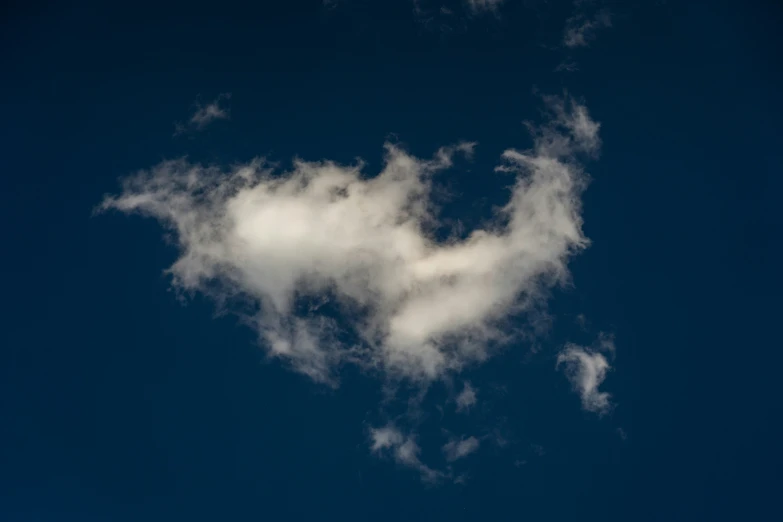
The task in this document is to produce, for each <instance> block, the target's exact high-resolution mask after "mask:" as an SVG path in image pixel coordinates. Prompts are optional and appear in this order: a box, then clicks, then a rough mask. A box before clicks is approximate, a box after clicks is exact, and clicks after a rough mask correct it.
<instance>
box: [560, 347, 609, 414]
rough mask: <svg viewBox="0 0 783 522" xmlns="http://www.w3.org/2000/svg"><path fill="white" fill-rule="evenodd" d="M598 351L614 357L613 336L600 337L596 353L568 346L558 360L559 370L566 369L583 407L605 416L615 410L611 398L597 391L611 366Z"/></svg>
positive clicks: (593, 350)
mask: <svg viewBox="0 0 783 522" xmlns="http://www.w3.org/2000/svg"><path fill="white" fill-rule="evenodd" d="M599 350H602V351H608V352H611V353H614V342H613V340H612V338H611V337H610V336H607V335H605V334H602V335H601V336H600V337H599V340H598V349H597V350H596V349H590V348H585V347H582V346H577V345H575V344H567V345H566V347H565V348H564V349H563V351H562V352H560V354H559V355H558V356H557V367H558V368H559V367H560V365H564V367H565V374H566V377H567V378H568V380H569V381H570V382H571V386H572V387H573V389H574V391H575V392H577V393H578V394H579V396H580V398H581V399H582V407H583V408H584V409H585V410H587V411H591V412H595V413H599V414H604V413H607V412H609V411H610V410H611V408H612V403H611V400H610V399H611V395H610V394H609V393H607V392H600V391H598V387H599V386H600V385H601V383H602V382H603V381H604V379H605V378H606V373H607V372H608V371H609V370H610V369H611V366H610V365H609V361H607V360H606V357H604V355H603V354H602V353H600V352H599Z"/></svg>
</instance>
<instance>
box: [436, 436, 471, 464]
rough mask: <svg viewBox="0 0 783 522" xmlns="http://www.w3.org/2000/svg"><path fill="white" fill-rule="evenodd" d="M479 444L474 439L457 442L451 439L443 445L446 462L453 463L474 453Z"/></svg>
mask: <svg viewBox="0 0 783 522" xmlns="http://www.w3.org/2000/svg"><path fill="white" fill-rule="evenodd" d="M479 444H480V443H479V440H478V439H477V438H476V437H468V438H466V439H464V438H462V439H459V440H457V439H452V440H450V441H449V442H447V443H446V444H444V445H443V453H444V454H445V455H446V460H448V461H449V462H453V461H455V460H458V459H461V458H463V457H466V456H468V455H470V454H471V453H473V452H474V451H476V450H477V449H478V447H479Z"/></svg>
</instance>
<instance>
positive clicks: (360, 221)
mask: <svg viewBox="0 0 783 522" xmlns="http://www.w3.org/2000/svg"><path fill="white" fill-rule="evenodd" d="M544 99H545V102H546V104H547V106H548V108H549V109H550V114H551V120H550V121H548V122H547V123H546V124H544V125H541V126H538V127H535V126H532V125H531V126H530V129H531V131H532V133H533V147H532V149H530V150H526V151H519V150H514V149H509V150H506V151H505V152H504V153H503V155H502V158H503V162H502V164H501V165H500V166H499V167H497V170H499V171H504V172H510V173H513V174H514V175H515V176H516V182H515V184H514V186H513V189H512V190H511V197H510V199H509V201H508V203H507V204H506V205H505V206H504V207H503V208H502V209H501V210H500V211H499V213H498V214H497V215H496V216H495V220H494V222H493V223H492V224H491V225H490V226H487V227H486V228H484V229H477V230H474V231H473V232H472V233H471V234H470V235H469V236H468V237H467V238H466V239H464V240H460V241H456V240H455V241H448V242H438V241H436V240H435V239H433V235H432V230H433V228H434V227H435V226H436V225H437V224H438V221H437V214H436V212H435V209H434V205H433V204H432V203H431V201H430V200H429V195H430V191H431V188H432V186H433V183H434V180H433V178H434V176H435V175H436V174H437V173H438V172H440V171H442V170H444V169H447V168H449V167H451V166H452V164H453V161H454V158H455V156H456V155H458V154H466V155H469V154H470V153H472V151H473V144H471V143H462V144H459V145H457V146H452V147H444V148H442V149H440V150H439V151H437V153H436V154H435V155H434V157H433V158H432V159H419V158H416V157H413V156H411V155H410V154H408V153H407V152H405V151H404V150H402V149H401V148H399V147H397V146H395V145H392V144H388V143H387V144H386V146H385V149H386V157H385V166H384V167H383V169H382V171H381V172H380V173H379V174H378V175H376V176H374V177H368V176H366V175H365V174H364V173H363V172H362V170H363V169H362V167H363V165H362V164H361V163H359V164H357V165H348V166H345V165H338V164H335V163H333V162H330V161H319V162H307V161H302V160H296V161H295V162H294V165H293V168H292V169H291V170H290V171H288V172H282V173H281V172H275V170H274V168H273V167H272V166H271V165H270V164H269V163H267V162H266V161H265V160H263V159H256V160H253V161H251V162H249V163H247V164H242V165H238V166H233V167H230V168H225V169H224V168H220V167H217V166H203V165H198V164H192V163H189V162H188V161H186V160H184V159H180V160H173V161H164V162H162V163H160V164H158V165H156V166H155V167H153V168H152V169H150V170H148V171H142V172H140V173H138V174H136V175H134V176H131V177H129V178H127V179H125V180H124V181H123V186H122V192H121V194H120V195H118V196H111V197H107V198H106V199H105V200H104V202H103V203H102V205H101V206H100V209H99V210H108V209H116V210H119V211H122V212H126V213H139V214H142V215H146V216H151V217H154V218H156V219H157V220H159V221H160V222H161V224H163V225H164V226H165V227H166V228H167V229H169V230H171V231H173V232H174V237H175V238H176V241H177V243H178V246H179V249H180V257H179V259H178V260H177V261H176V262H175V263H174V264H173V266H171V267H170V268H169V269H168V274H170V275H171V277H172V281H173V285H174V286H175V287H176V288H177V289H179V290H183V291H186V292H203V293H205V294H207V295H209V296H211V297H213V298H214V299H215V300H216V302H218V303H225V302H227V301H228V300H229V299H243V300H245V301H246V302H249V303H251V304H252V305H254V306H255V307H256V308H257V309H258V312H257V313H254V314H246V315H244V316H243V319H245V320H246V322H247V323H248V324H250V325H252V326H253V327H254V328H255V329H256V330H257V332H258V335H259V339H260V341H261V344H262V345H263V346H264V347H265V349H266V350H267V353H268V354H269V355H270V356H272V357H277V358H280V359H283V360H286V361H288V362H289V363H290V364H292V365H293V367H294V368H296V369H297V370H299V371H301V372H302V373H304V374H307V375H309V376H310V377H312V378H313V379H314V380H316V381H320V382H325V383H335V382H336V373H337V372H336V370H337V369H338V368H339V366H340V365H342V364H346V363H352V364H356V365H358V366H360V367H361V368H363V369H367V370H371V371H375V372H380V373H381V374H383V375H385V376H386V377H387V378H392V379H397V378H407V379H411V380H413V381H418V382H429V381H431V380H434V379H437V378H439V377H441V376H443V375H444V373H447V372H454V371H459V370H460V369H462V368H463V367H465V365H467V364H471V363H478V362H481V361H483V360H485V359H486V358H487V357H489V356H491V355H492V349H491V346H492V345H493V344H498V343H502V342H508V341H512V340H514V339H515V337H514V336H513V335H512V334H510V333H509V330H508V329H507V328H506V327H507V324H505V323H504V320H508V318H509V316H510V314H514V315H515V316H516V317H519V315H520V314H523V313H525V312H530V313H533V312H535V311H536V309H537V308H540V305H541V304H542V301H543V297H545V296H546V293H547V290H548V289H549V288H550V287H552V286H553V285H556V284H559V283H561V282H563V281H566V280H567V279H568V276H569V273H568V269H567V261H568V259H569V258H570V257H571V256H572V255H573V254H574V253H576V252H578V251H579V250H580V249H582V248H584V247H585V246H586V245H587V244H588V241H587V239H586V238H585V237H584V235H583V234H582V229H581V226H582V219H581V215H580V208H581V204H580V195H581V191H582V190H583V188H584V186H585V178H586V176H585V174H584V173H583V171H582V168H581V167H580V165H579V163H578V161H577V154H579V153H586V154H596V153H597V151H598V148H599V146H600V140H599V138H598V130H599V125H598V124H597V123H595V122H594V121H593V120H592V119H591V118H590V117H589V115H588V112H587V109H586V108H585V107H584V106H583V105H580V104H578V103H576V102H574V101H573V100H564V99H561V98H556V97H548V98H544ZM303 296H314V297H317V298H320V299H322V301H327V300H328V301H329V302H328V304H329V306H332V307H333V308H332V311H331V312H324V311H323V310H326V309H327V308H328V307H327V308H317V309H316V308H314V307H310V308H309V309H307V310H303V309H302V307H301V299H302V297H303ZM337 312H339V313H337Z"/></svg>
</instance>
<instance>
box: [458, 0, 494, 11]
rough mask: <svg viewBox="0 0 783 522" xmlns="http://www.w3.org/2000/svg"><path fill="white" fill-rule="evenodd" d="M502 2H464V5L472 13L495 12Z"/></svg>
mask: <svg viewBox="0 0 783 522" xmlns="http://www.w3.org/2000/svg"><path fill="white" fill-rule="evenodd" d="M503 2H504V0H465V3H467V4H468V7H469V8H470V10H471V11H473V12H474V13H479V12H482V11H495V10H496V9H497V8H498V7H500V5H501V4H502V3H503Z"/></svg>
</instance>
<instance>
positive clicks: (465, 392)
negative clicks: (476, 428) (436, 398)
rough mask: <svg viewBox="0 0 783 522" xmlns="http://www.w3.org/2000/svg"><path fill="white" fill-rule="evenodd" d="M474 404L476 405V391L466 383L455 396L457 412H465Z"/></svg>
mask: <svg viewBox="0 0 783 522" xmlns="http://www.w3.org/2000/svg"><path fill="white" fill-rule="evenodd" d="M474 404H476V390H475V389H474V388H473V387H472V386H471V385H470V383H469V382H466V383H465V387H464V388H463V389H462V391H461V392H460V394H459V395H457V411H467V410H469V409H470V407H471V406H473V405H474Z"/></svg>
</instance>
